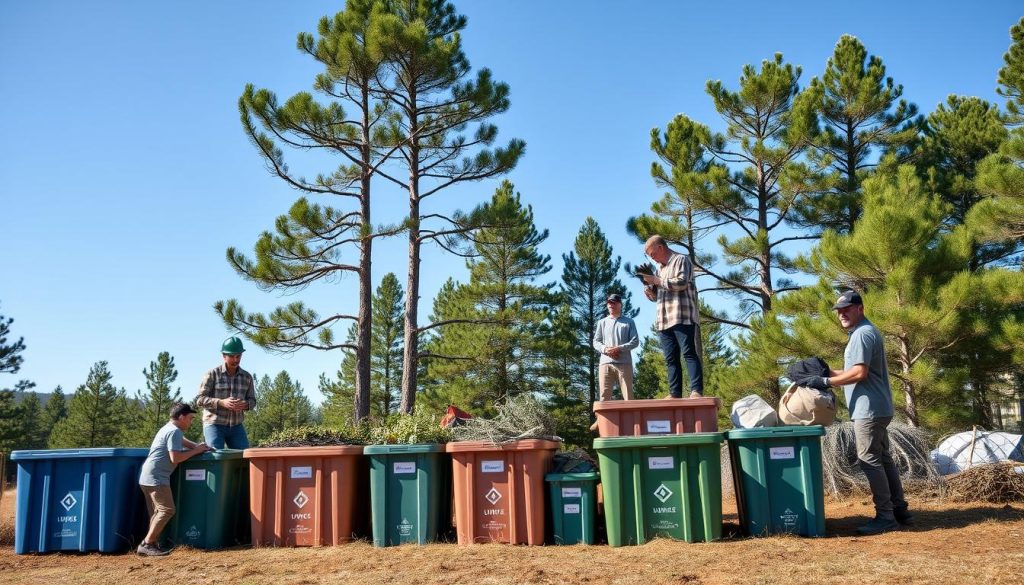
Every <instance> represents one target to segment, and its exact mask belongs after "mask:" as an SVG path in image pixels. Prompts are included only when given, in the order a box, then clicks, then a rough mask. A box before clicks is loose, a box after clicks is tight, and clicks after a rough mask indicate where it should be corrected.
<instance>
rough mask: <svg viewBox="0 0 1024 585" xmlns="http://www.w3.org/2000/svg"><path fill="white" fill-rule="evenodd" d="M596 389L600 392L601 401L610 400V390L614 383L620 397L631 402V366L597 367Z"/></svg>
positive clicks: (612, 365)
mask: <svg viewBox="0 0 1024 585" xmlns="http://www.w3.org/2000/svg"><path fill="white" fill-rule="evenodd" d="M597 380H598V387H599V388H600V391H601V401H605V400H611V399H612V388H613V387H614V386H615V384H616V382H617V383H618V384H619V390H621V391H622V397H623V398H624V399H626V400H633V364H632V363H630V362H624V363H609V364H601V365H599V366H598V367H597Z"/></svg>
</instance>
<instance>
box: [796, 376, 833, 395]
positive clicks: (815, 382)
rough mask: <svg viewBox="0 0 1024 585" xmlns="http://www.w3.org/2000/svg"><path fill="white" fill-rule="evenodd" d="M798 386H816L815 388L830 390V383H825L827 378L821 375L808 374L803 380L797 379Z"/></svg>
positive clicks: (823, 390)
mask: <svg viewBox="0 0 1024 585" xmlns="http://www.w3.org/2000/svg"><path fill="white" fill-rule="evenodd" d="M797 386H803V387H804V388H814V389H815V390H821V391H822V392H825V391H827V390H828V384H826V383H825V378H823V377H821V376H808V377H807V378H804V379H802V380H797Z"/></svg>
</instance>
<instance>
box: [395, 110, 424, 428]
mask: <svg viewBox="0 0 1024 585" xmlns="http://www.w3.org/2000/svg"><path fill="white" fill-rule="evenodd" d="M410 102H411V103H416V95H415V93H412V94H411V95H410ZM409 118H410V132H409V135H410V136H414V137H415V136H416V132H417V129H418V126H417V123H416V122H417V117H416V116H415V115H412V116H410V117H409ZM409 152H410V156H409V281H408V283H406V291H407V292H406V297H405V348H404V351H403V353H402V358H403V361H402V364H403V365H402V403H401V405H400V406H399V410H400V411H401V412H402V413H404V414H412V410H413V408H415V407H416V384H417V380H416V378H417V374H418V371H419V367H418V366H419V355H418V351H419V350H418V341H419V331H418V327H419V325H418V323H417V319H416V317H417V311H416V309H417V306H418V305H419V300H420V194H419V168H418V167H419V148H418V147H417V146H416V145H415V144H414V145H413V146H412V148H410V149H409Z"/></svg>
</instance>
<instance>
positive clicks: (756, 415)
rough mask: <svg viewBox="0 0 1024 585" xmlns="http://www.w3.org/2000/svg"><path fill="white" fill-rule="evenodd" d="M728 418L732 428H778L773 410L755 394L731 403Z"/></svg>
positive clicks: (777, 420)
mask: <svg viewBox="0 0 1024 585" xmlns="http://www.w3.org/2000/svg"><path fill="white" fill-rule="evenodd" d="M729 418H730V419H731V420H732V426H734V427H736V428H737V429H753V428H757V427H777V426H779V416H778V414H776V412H775V409H774V408H772V405H771V404H768V403H767V402H765V401H764V399H763V398H761V397H760V396H758V395H757V394H751V395H750V396H744V397H743V398H740V399H739V400H737V401H736V402H733V403H732V413H731V414H730V415H729Z"/></svg>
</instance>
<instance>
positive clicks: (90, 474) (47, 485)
mask: <svg viewBox="0 0 1024 585" xmlns="http://www.w3.org/2000/svg"><path fill="white" fill-rule="evenodd" d="M148 453H149V450H148V449H53V450H43V451H15V452H13V453H11V461H13V462H15V463H17V464H18V492H17V496H16V507H15V528H14V552H15V553H17V554H26V553H44V552H55V551H80V552H88V551H99V552H105V553H112V552H121V551H124V550H127V549H128V548H130V547H131V546H133V545H134V544H136V543H138V542H139V541H140V540H141V539H142V538H143V537H144V536H145V529H146V521H147V513H146V506H145V502H144V501H143V499H142V491H141V490H139V470H140V469H141V467H142V463H143V462H144V461H145V460H146V455H147V454H148Z"/></svg>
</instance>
